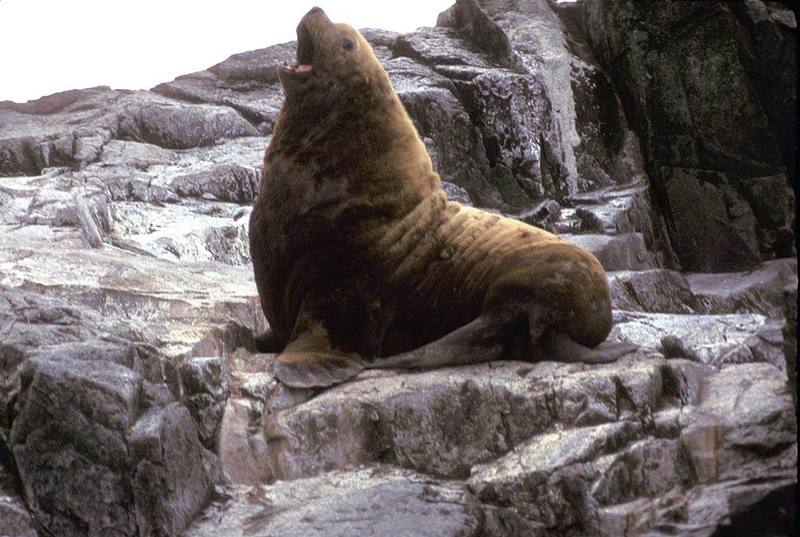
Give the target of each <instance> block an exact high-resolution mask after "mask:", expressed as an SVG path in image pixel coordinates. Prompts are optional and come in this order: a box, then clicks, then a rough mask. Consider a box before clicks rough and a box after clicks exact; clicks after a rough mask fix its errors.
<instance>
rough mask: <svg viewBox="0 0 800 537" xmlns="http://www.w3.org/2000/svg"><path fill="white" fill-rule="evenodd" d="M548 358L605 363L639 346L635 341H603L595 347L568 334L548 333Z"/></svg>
mask: <svg viewBox="0 0 800 537" xmlns="http://www.w3.org/2000/svg"><path fill="white" fill-rule="evenodd" d="M542 346H543V347H544V351H545V352H546V353H547V354H546V359H550V360H555V361H557V362H583V363H585V364H605V363H608V362H613V361H614V360H616V359H617V358H619V357H620V356H622V355H624V354H627V353H629V352H634V351H635V350H637V349H638V348H639V346H638V345H635V344H633V343H626V342H623V341H621V342H618V343H601V344H600V346H598V347H597V348H595V349H590V348H589V347H585V346H583V345H581V344H580V343H576V342H575V341H573V340H572V339H571V338H570V337H569V336H568V335H566V334H560V333H552V332H551V333H548V334H546V335H545V337H543V338H542Z"/></svg>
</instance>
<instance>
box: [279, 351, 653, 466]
mask: <svg viewBox="0 0 800 537" xmlns="http://www.w3.org/2000/svg"><path fill="white" fill-rule="evenodd" d="M663 365H664V362H663V359H660V358H658V357H655V358H642V357H641V356H636V355H632V356H630V357H628V358H626V359H624V360H622V361H620V362H617V363H615V364H608V365H605V366H602V367H595V368H591V367H588V366H586V365H583V364H579V365H578V364H572V365H570V364H560V363H554V362H541V363H536V364H528V363H523V362H497V363H491V364H482V365H476V366H471V367H461V368H450V369H440V370H434V371H430V372H422V373H383V374H370V375H362V376H361V377H359V379H358V380H357V381H355V382H350V383H347V384H344V385H341V386H337V387H335V388H333V389H330V390H327V391H324V392H322V393H321V394H319V395H318V396H316V397H314V398H313V399H311V400H310V401H308V402H306V403H303V404H301V405H298V406H296V407H292V408H289V409H286V410H283V411H280V412H277V413H276V414H275V415H274V416H273V417H272V418H271V419H270V420H268V423H267V426H266V430H265V435H266V439H267V446H268V458H269V467H270V471H271V474H272V475H273V476H275V477H277V478H297V477H302V476H308V475H315V474H318V473H320V472H324V471H327V470H331V469H334V468H347V467H355V466H357V465H359V464H365V463H374V462H391V463H393V464H396V465H398V466H401V467H405V468H410V469H413V470H416V471H420V472H423V473H427V474H433V475H440V476H449V477H465V476H466V475H468V474H469V471H470V468H471V467H472V466H473V465H475V464H478V463H482V462H486V461H490V460H493V459H495V458H497V457H499V456H501V455H503V454H504V453H507V452H508V451H509V450H511V449H512V448H513V447H514V446H515V445H517V444H519V443H520V442H522V441H524V440H525V439H526V438H529V437H530V436H532V435H534V434H537V433H540V432H542V431H546V430H549V429H552V428H554V427H559V426H575V425H583V424H591V423H603V422H610V421H615V420H616V419H617V418H618V417H619V415H620V412H623V407H624V405H623V403H622V402H621V398H623V397H624V398H625V402H626V404H627V403H628V402H633V403H632V404H633V405H635V406H637V407H639V408H638V409H637V410H639V411H646V410H645V409H647V408H650V409H652V408H655V407H656V406H657V404H658V401H659V397H660V394H661V381H662V378H661V368H662V367H663Z"/></svg>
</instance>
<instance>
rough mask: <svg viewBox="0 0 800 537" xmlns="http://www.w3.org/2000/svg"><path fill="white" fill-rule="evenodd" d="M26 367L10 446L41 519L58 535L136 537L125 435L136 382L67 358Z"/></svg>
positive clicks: (125, 373) (121, 372)
mask: <svg viewBox="0 0 800 537" xmlns="http://www.w3.org/2000/svg"><path fill="white" fill-rule="evenodd" d="M29 364H30V365H29V366H28V367H27V369H26V371H25V372H24V373H23V387H22V392H21V394H20V398H19V402H18V410H17V412H16V414H17V416H16V418H15V420H14V424H13V427H12V429H11V438H10V443H11V447H12V449H13V453H14V457H15V459H16V463H17V467H18V468H19V472H20V476H21V478H22V482H23V484H24V487H25V496H26V500H27V502H28V505H29V506H30V507H31V509H32V510H33V512H34V513H36V518H37V519H38V520H39V521H40V522H41V523H42V524H43V525H44V526H45V527H46V528H48V529H49V530H50V531H52V532H54V533H57V534H59V535H65V536H69V535H76V536H82V535H103V534H107V533H108V532H115V533H118V534H119V535H136V522H135V520H134V511H133V509H131V506H132V505H133V495H132V491H131V488H130V482H129V481H128V479H129V476H128V475H127V472H128V468H129V466H128V464H129V462H128V461H129V452H128V445H127V442H126V438H125V432H126V430H127V429H128V427H130V426H131V425H132V424H133V422H134V421H135V419H136V412H137V405H138V397H137V396H138V391H139V389H140V386H141V379H140V377H139V375H137V374H135V373H133V372H132V371H130V370H128V369H126V368H124V367H121V366H113V365H111V364H99V363H97V362H82V361H76V360H70V359H66V358H62V359H61V360H59V361H55V360H32V361H31V362H29ZM98 491H102V495H98Z"/></svg>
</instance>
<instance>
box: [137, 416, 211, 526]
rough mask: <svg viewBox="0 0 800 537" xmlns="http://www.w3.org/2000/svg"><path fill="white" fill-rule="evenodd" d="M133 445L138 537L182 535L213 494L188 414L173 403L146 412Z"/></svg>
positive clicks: (140, 419) (195, 432) (141, 418)
mask: <svg viewBox="0 0 800 537" xmlns="http://www.w3.org/2000/svg"><path fill="white" fill-rule="evenodd" d="M128 444H129V450H130V457H131V461H132V466H133V468H132V472H131V473H132V475H131V478H130V479H131V487H132V488H133V498H134V502H135V505H136V507H137V509H136V525H137V531H138V535H180V534H181V532H182V531H183V529H184V528H185V527H186V526H187V524H188V523H189V522H191V520H192V519H193V518H194V517H195V515H196V514H197V513H198V512H199V511H200V510H201V509H203V508H204V507H205V506H206V505H207V503H208V501H209V499H210V494H211V480H210V477H209V475H208V473H207V471H206V467H205V466H204V463H203V452H202V448H201V446H200V443H199V441H198V436H197V429H196V428H195V425H194V422H193V421H192V418H191V417H190V415H189V412H188V411H187V410H186V408H185V407H183V406H181V405H180V404H178V403H172V404H171V405H168V406H166V407H163V408H158V409H153V410H151V411H149V412H147V413H145V414H144V415H143V416H141V417H140V418H139V420H138V421H137V422H136V424H134V426H133V427H132V428H131V430H130V432H129V434H128Z"/></svg>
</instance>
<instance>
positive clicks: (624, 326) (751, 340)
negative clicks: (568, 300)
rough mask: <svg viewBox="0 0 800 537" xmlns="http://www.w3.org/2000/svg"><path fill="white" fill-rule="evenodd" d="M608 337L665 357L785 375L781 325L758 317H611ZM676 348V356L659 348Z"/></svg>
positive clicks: (622, 313)
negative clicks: (766, 368) (763, 366)
mask: <svg viewBox="0 0 800 537" xmlns="http://www.w3.org/2000/svg"><path fill="white" fill-rule="evenodd" d="M614 321H615V323H616V326H615V327H614V331H613V332H612V338H613V337H615V334H618V336H616V337H620V338H621V339H623V340H625V341H629V342H631V343H635V344H637V345H641V346H642V347H643V348H646V349H658V350H661V351H664V352H665V353H666V354H667V355H668V356H670V357H676V356H681V357H684V358H690V359H693V360H695V361H698V362H701V363H704V364H710V365H716V366H719V365H721V364H725V363H737V362H766V363H770V364H772V365H774V366H775V367H777V368H778V369H781V370H784V371H785V370H786V358H785V356H784V354H783V335H782V332H781V326H782V323H781V322H775V321H772V320H770V319H767V318H766V317H764V316H763V315H758V314H729V315H674V314H673V315H670V314H662V313H640V312H631V311H616V312H615V314H614ZM665 337H670V338H675V339H676V340H678V341H680V342H681V345H680V350H679V351H674V350H672V348H665V347H664V338H665Z"/></svg>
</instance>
